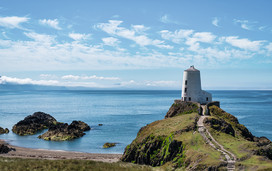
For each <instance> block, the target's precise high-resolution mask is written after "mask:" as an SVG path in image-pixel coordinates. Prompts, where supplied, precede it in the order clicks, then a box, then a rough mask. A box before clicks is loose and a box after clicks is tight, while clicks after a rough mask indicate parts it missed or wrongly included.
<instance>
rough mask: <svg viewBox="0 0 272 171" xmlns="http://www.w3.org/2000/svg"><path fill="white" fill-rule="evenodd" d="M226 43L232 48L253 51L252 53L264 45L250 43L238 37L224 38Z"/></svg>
mask: <svg viewBox="0 0 272 171" xmlns="http://www.w3.org/2000/svg"><path fill="white" fill-rule="evenodd" d="M223 39H225V41H226V42H227V43H229V44H231V45H232V46H235V47H238V48H241V49H245V50H251V51H258V50H259V49H260V48H261V46H262V43H263V42H264V41H250V40H248V39H239V38H238V37H237V36H230V37H224V38H223Z"/></svg>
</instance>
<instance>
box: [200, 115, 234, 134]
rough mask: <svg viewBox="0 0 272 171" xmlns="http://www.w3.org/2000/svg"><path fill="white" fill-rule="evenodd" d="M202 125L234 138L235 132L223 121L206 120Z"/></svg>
mask: <svg viewBox="0 0 272 171" xmlns="http://www.w3.org/2000/svg"><path fill="white" fill-rule="evenodd" d="M204 123H205V125H209V126H211V127H212V128H213V129H215V130H217V131H220V132H224V133H226V134H230V135H232V136H234V137H235V131H234V129H233V127H232V126H231V124H229V123H227V122H226V121H224V120H223V119H215V118H206V119H205V120H204Z"/></svg>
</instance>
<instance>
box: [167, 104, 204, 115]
mask: <svg viewBox="0 0 272 171" xmlns="http://www.w3.org/2000/svg"><path fill="white" fill-rule="evenodd" d="M193 112H196V113H199V107H198V106H197V104H196V103H194V102H185V101H181V100H176V101H175V103H174V104H173V105H172V106H171V107H170V109H169V110H168V112H167V113H166V115H165V119H166V118H171V117H174V116H176V115H181V114H189V113H193Z"/></svg>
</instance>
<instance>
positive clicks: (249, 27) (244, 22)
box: [233, 19, 253, 30]
mask: <svg viewBox="0 0 272 171" xmlns="http://www.w3.org/2000/svg"><path fill="white" fill-rule="evenodd" d="M233 21H234V23H236V24H240V26H241V28H243V29H245V30H252V29H253V26H252V24H253V22H249V21H248V20H238V19H234V20H233Z"/></svg>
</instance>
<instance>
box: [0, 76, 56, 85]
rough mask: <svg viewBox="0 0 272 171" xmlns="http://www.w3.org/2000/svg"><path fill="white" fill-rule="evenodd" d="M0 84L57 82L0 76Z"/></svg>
mask: <svg viewBox="0 0 272 171" xmlns="http://www.w3.org/2000/svg"><path fill="white" fill-rule="evenodd" d="M0 84H20V85H24V84H33V85H48V86H49V85H58V84H59V82H58V81H56V80H32V79H30V78H23V79H21V78H13V77H7V76H1V77H0Z"/></svg>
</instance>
